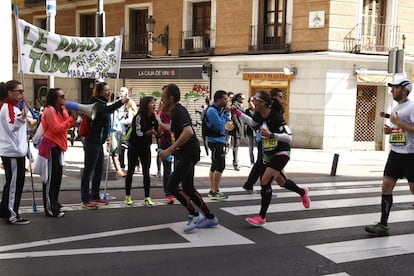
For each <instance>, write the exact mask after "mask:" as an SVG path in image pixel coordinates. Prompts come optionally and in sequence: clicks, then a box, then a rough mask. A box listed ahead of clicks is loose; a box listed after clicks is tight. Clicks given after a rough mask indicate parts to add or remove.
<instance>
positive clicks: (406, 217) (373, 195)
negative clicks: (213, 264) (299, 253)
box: [221, 181, 414, 264]
mask: <svg viewBox="0 0 414 276" xmlns="http://www.w3.org/2000/svg"><path fill="white" fill-rule="evenodd" d="M301 186H302V185H301ZM307 187H308V189H309V195H310V197H311V199H312V204H311V207H310V209H304V208H303V206H302V203H301V201H300V198H299V197H298V195H297V194H295V193H292V192H288V191H286V190H283V189H282V188H278V187H275V188H274V191H276V193H277V199H291V200H289V201H292V202H287V203H286V202H281V203H278V201H277V199H276V200H272V204H271V205H270V206H269V209H268V216H267V223H266V225H265V226H264V229H266V230H268V231H270V232H273V233H275V234H277V235H289V234H299V233H300V234H302V235H303V234H305V235H306V234H311V233H313V234H315V233H318V231H329V230H331V231H335V229H347V228H349V229H350V228H351V227H359V228H360V229H361V233H360V235H358V239H355V240H346V241H337V242H328V243H317V244H308V245H305V247H306V248H307V249H309V250H312V251H314V252H315V253H317V254H319V255H321V256H323V257H324V258H327V259H329V260H330V261H332V262H334V263H337V264H340V263H349V262H355V261H362V260H369V259H377V258H382V257H389V256H398V255H403V254H413V253H414V234H412V233H411V232H414V229H411V228H408V230H407V231H408V232H409V233H407V234H402V235H392V229H393V224H394V223H409V222H413V221H414V207H413V206H412V203H413V202H414V196H413V195H412V194H411V192H410V189H409V186H408V185H407V184H406V183H399V185H398V186H396V187H395V189H394V196H393V201H394V206H393V209H392V211H391V214H390V218H389V226H390V228H391V236H388V237H375V238H373V237H372V236H369V235H368V234H366V233H365V232H364V226H366V225H369V224H371V223H375V222H377V221H378V220H379V219H380V216H381V213H380V212H367V211H361V207H364V208H369V209H375V210H376V211H379V210H380V200H381V182H380V181H359V182H341V183H317V184H309V185H307ZM238 196H242V195H238ZM327 196H328V197H329V198H330V199H325V198H326V197H327ZM335 196H338V198H335ZM234 197H235V196H231V197H230V198H234ZM258 197H259V195H256V198H258ZM345 197H346V198H345ZM230 198H229V199H230ZM259 209H260V205H259V204H255V205H250V204H249V205H245V204H244V205H240V206H231V207H223V208H221V210H223V211H225V212H227V213H229V214H231V215H234V216H244V217H246V216H250V215H253V214H257V213H258V211H259ZM338 209H340V210H343V212H344V213H345V212H346V213H352V214H347V215H334V216H330V215H324V214H326V213H329V211H330V210H338ZM318 210H323V212H318V213H317V216H315V212H314V211H318ZM365 210H366V209H365ZM310 211H313V213H312V214H313V215H312V217H311V218H300V219H283V220H277V221H272V215H274V214H283V215H284V216H285V217H286V216H287V217H288V216H289V215H288V214H289V212H295V214H298V212H303V215H302V214H299V216H304V217H306V212H310ZM411 230H413V231H411ZM361 235H362V236H366V238H363V239H361V238H360V237H361ZM318 242H320V240H318Z"/></svg>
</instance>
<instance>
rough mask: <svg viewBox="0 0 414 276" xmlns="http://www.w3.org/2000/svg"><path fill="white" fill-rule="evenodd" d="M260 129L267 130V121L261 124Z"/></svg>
mask: <svg viewBox="0 0 414 276" xmlns="http://www.w3.org/2000/svg"><path fill="white" fill-rule="evenodd" d="M262 128H263V129H269V128H268V127H267V121H263V123H262Z"/></svg>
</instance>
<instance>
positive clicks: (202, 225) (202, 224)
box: [197, 216, 218, 228]
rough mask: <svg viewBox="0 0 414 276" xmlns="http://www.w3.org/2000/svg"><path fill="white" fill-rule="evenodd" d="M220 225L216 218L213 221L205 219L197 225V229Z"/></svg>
mask: <svg viewBox="0 0 414 276" xmlns="http://www.w3.org/2000/svg"><path fill="white" fill-rule="evenodd" d="M217 225H218V219H217V217H216V216H214V218H212V219H208V218H205V219H204V220H203V221H201V222H200V223H198V224H197V228H211V227H216V226H217Z"/></svg>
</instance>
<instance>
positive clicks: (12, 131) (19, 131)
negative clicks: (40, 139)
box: [0, 103, 27, 157]
mask: <svg viewBox="0 0 414 276" xmlns="http://www.w3.org/2000/svg"><path fill="white" fill-rule="evenodd" d="M8 107H9V104H7V103H4V104H3V105H2V107H1V109H0V156H5V157H23V156H25V155H26V154H27V124H26V117H22V111H21V110H20V109H19V108H18V107H17V106H12V107H13V109H12V112H14V120H12V119H11V116H10V114H9V108H8Z"/></svg>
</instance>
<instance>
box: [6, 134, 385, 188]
mask: <svg viewBox="0 0 414 276" xmlns="http://www.w3.org/2000/svg"><path fill="white" fill-rule="evenodd" d="M155 148H156V145H152V151H151V152H152V154H153V156H152V162H151V169H150V174H151V175H155V174H156V172H157V171H156V167H157V166H156V160H155V157H156V152H155ZM335 153H337V154H339V158H338V165H337V169H336V175H335V176H331V175H330V174H331V169H332V163H333V159H334V154H335ZM32 154H33V155H34V156H35V157H36V156H37V150H35V149H32ZM387 156H388V153H387V152H383V151H352V152H351V151H348V152H328V151H322V150H313V149H299V148H294V149H292V152H291V160H290V162H289V163H288V165H287V166H286V168H285V172H286V174H287V175H288V176H289V178H292V179H294V180H295V181H296V182H297V183H310V182H327V181H330V182H333V181H350V180H356V179H381V178H382V174H383V169H384V165H385V162H386V159H387ZM239 158H240V165H241V169H240V171H236V170H234V169H233V166H232V151H231V150H230V152H229V153H228V154H227V156H226V170H225V171H224V172H223V179H222V186H225V185H235V184H236V183H237V184H236V186H241V185H242V184H243V183H244V181H245V180H246V179H247V176H248V174H249V172H250V168H249V164H250V161H249V154H248V147H245V146H243V147H240V148H239ZM65 162H66V166H65V168H64V172H63V183H62V187H61V190H67V191H69V190H76V191H79V189H80V179H81V174H80V170H81V168H83V149H82V144H81V143H80V142H75V145H74V146H73V147H72V146H69V148H68V150H67V152H66V153H65ZM210 163H211V161H210V156H206V153H205V151H204V148H203V147H202V148H201V159H200V161H199V162H198V163H197V165H196V169H195V185H196V186H197V187H208V186H209V180H208V175H209V169H210ZM33 179H34V186H35V191H41V189H42V184H41V181H40V178H39V176H38V175H33ZM0 181H1V183H4V181H5V180H4V170H0ZM104 185H105V179H103V180H102V184H101V187H103V186H104ZM107 185H108V186H107V187H108V189H124V185H125V184H124V178H121V177H116V180H108V184H107ZM151 186H153V187H162V179H160V178H156V177H151ZM133 187H134V188H135V187H142V175H141V173H139V172H136V173H135V175H134V179H133ZM24 191H31V179H30V173H27V174H26V182H25V189H24Z"/></svg>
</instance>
